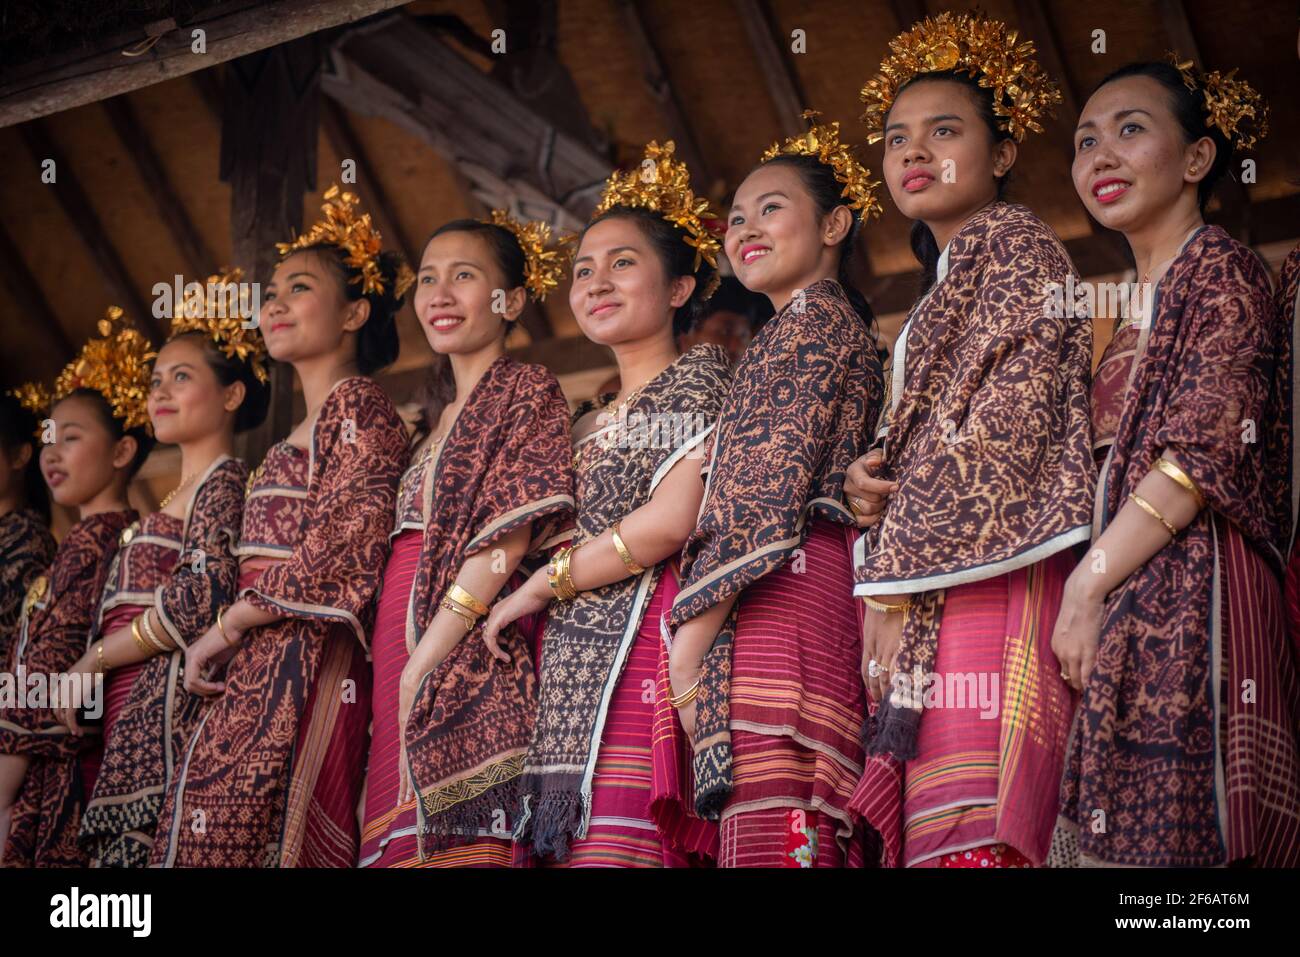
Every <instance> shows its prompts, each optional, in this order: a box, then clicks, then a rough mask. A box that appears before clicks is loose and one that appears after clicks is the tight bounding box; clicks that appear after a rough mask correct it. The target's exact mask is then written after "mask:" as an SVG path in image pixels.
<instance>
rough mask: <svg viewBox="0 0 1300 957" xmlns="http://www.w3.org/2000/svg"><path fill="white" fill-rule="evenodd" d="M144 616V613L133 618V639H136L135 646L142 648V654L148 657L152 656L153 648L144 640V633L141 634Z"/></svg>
mask: <svg viewBox="0 0 1300 957" xmlns="http://www.w3.org/2000/svg"><path fill="white" fill-rule="evenodd" d="M143 617H144V615H136V616H135V617H134V618H132V619H131V640H132V641H134V642H135V646H136V647H137V648H139V649H140V654H142V655H144V656H145V657H146V658H152V657H153V649H152V648H150V647H149V644H148V642H146V641H145V640H144V635H142V634H140V619H141V618H143Z"/></svg>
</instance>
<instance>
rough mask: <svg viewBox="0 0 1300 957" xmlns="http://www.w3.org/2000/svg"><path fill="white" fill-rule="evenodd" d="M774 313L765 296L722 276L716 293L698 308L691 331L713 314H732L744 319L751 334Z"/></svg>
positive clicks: (770, 302) (770, 301) (737, 281)
mask: <svg viewBox="0 0 1300 957" xmlns="http://www.w3.org/2000/svg"><path fill="white" fill-rule="evenodd" d="M774 311H775V310H773V308H772V300H771V299H768V298H767V296H763V295H760V294H759V293H756V292H750V291H749V290H748V289H746V288H745V285H744V283H742V282H741V281H740V280H739V279H737V278H735V277H734V276H723V277H722V281H721V282H719V283H718V290H717V292H715V293H714V294H713V295H712V296H710V297H709V298H708V300H707V301H706V302H705V303H704V304H703V305H702V306H701V307H700V310H699V312H698V314H697V315H696V316H695V322H694V324H693V325H692V326H691V329H697V328H699V325H700V323H702V322H704V320H705V319H708V318H709V316H711V315H713V314H714V313H715V312H734V313H735V314H736V315H738V316H744V317H745V321H746V322H748V323H749V331H750V333H751V334H752V333H755V332H757V331H758V330H759V329H760V328H762V326H763V323H765V322H767V320H769V319H771V318H772V314H773V312H774ZM688 331H689V330H688Z"/></svg>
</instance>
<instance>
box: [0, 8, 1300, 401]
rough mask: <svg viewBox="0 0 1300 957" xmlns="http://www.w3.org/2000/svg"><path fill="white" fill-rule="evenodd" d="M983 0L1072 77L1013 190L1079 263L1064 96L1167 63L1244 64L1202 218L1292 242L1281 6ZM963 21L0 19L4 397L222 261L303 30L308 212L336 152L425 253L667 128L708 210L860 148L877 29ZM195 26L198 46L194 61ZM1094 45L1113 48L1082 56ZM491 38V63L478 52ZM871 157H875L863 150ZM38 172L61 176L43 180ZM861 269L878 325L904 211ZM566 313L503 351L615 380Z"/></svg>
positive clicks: (530, 16) (891, 300) (1296, 169)
mask: <svg viewBox="0 0 1300 957" xmlns="http://www.w3.org/2000/svg"><path fill="white" fill-rule="evenodd" d="M87 7H91V8H93V9H94V11H95V12H94V13H93V14H87V13H86V8H87ZM980 7H981V9H983V10H984V11H985V12H986V13H988V14H990V15H993V16H996V17H1000V18H1003V19H1005V20H1007V21H1009V22H1011V23H1012V24H1014V25H1016V26H1018V27H1019V28H1020V30H1021V32H1022V33H1023V35H1024V36H1026V37H1027V38H1029V39H1032V40H1033V41H1035V43H1037V45H1038V48H1039V51H1040V56H1041V59H1042V62H1043V63H1044V65H1045V67H1046V68H1047V69H1048V71H1049V72H1050V73H1052V74H1053V75H1054V76H1055V77H1056V78H1058V80H1060V81H1061V83H1062V85H1063V87H1064V89H1065V107H1064V109H1063V110H1062V111H1061V115H1060V116H1059V117H1058V119H1057V120H1056V121H1054V122H1052V123H1051V124H1050V125H1049V127H1048V131H1047V135H1045V136H1041V137H1031V138H1030V140H1029V142H1027V143H1026V144H1025V145H1024V147H1023V149H1022V151H1021V156H1020V160H1019V162H1018V164H1017V166H1016V169H1015V174H1014V177H1015V180H1014V185H1013V189H1012V198H1014V199H1016V200H1018V201H1020V202H1024V203H1026V204H1027V205H1029V206H1030V207H1031V208H1033V209H1034V210H1035V211H1036V212H1038V213H1039V214H1040V215H1042V216H1043V217H1044V218H1045V219H1046V220H1047V221H1048V222H1049V223H1050V224H1051V225H1052V226H1053V228H1054V229H1055V230H1056V231H1057V233H1058V234H1059V235H1060V236H1061V237H1062V239H1064V240H1066V241H1067V243H1068V244H1069V247H1070V250H1071V253H1072V254H1073V255H1074V257H1075V260H1076V263H1077V264H1078V265H1079V267H1080V270H1081V271H1082V272H1084V273H1085V274H1087V275H1099V274H1103V273H1108V272H1114V271H1117V270H1120V269H1123V268H1125V266H1126V262H1125V259H1124V253H1123V246H1122V244H1121V243H1119V242H1117V241H1116V237H1114V236H1113V235H1108V234H1105V233H1104V232H1103V231H1101V230H1100V229H1097V228H1095V227H1094V226H1093V225H1092V224H1091V223H1090V221H1089V219H1088V217H1087V216H1086V214H1085V213H1084V211H1083V208H1082V206H1081V205H1080V203H1079V202H1078V200H1077V198H1076V197H1075V195H1074V191H1073V189H1072V187H1071V184H1070V180H1069V176H1068V157H1069V153H1070V148H1071V147H1070V130H1071V128H1072V126H1073V121H1074V118H1075V116H1076V115H1077V110H1078V107H1079V106H1080V105H1081V104H1082V102H1083V101H1084V100H1085V99H1086V97H1087V95H1088V93H1089V91H1090V90H1091V89H1092V87H1093V85H1094V84H1095V83H1096V82H1097V81H1098V80H1099V79H1100V78H1101V77H1102V76H1103V75H1104V74H1106V73H1107V72H1108V71H1110V70H1112V69H1114V68H1115V67H1117V66H1119V65H1120V64H1122V63H1124V62H1126V61H1129V60H1134V59H1142V58H1149V59H1159V58H1161V57H1163V55H1164V54H1165V52H1166V51H1167V50H1170V49H1177V50H1178V51H1179V52H1180V53H1182V54H1183V55H1184V56H1191V57H1194V58H1195V59H1196V60H1197V61H1198V64H1199V65H1202V66H1203V67H1205V68H1207V69H1232V68H1234V67H1239V68H1240V70H1241V75H1242V76H1244V77H1245V78H1247V79H1249V80H1250V82H1251V83H1253V84H1255V85H1256V86H1257V88H1259V89H1260V90H1261V92H1262V93H1263V94H1264V96H1265V98H1266V99H1267V100H1268V101H1269V103H1270V104H1271V105H1272V109H1273V117H1272V123H1271V126H1272V132H1271V135H1270V136H1269V137H1268V138H1267V139H1266V140H1265V141H1264V142H1263V143H1262V145H1261V146H1260V148H1259V150H1258V152H1257V153H1256V156H1257V159H1258V182H1256V183H1255V184H1253V185H1248V186H1244V187H1242V186H1236V185H1235V184H1229V185H1230V186H1232V187H1233V188H1231V189H1228V190H1226V191H1225V192H1224V201H1223V203H1222V204H1221V206H1218V207H1216V209H1215V210H1214V215H1215V216H1216V217H1217V218H1218V220H1219V221H1222V222H1224V224H1225V225H1227V226H1228V227H1229V228H1230V229H1232V231H1233V232H1234V234H1235V235H1237V236H1238V237H1239V238H1242V239H1243V240H1245V241H1248V242H1250V243H1251V244H1253V245H1255V246H1256V248H1258V249H1260V250H1261V252H1263V253H1264V254H1265V256H1266V258H1270V259H1272V260H1274V261H1276V259H1277V258H1279V255H1280V254H1279V250H1285V248H1287V247H1288V246H1289V245H1294V244H1295V242H1296V241H1297V239H1300V110H1297V108H1296V107H1295V104H1294V99H1293V98H1294V95H1295V91H1296V89H1297V88H1300V87H1298V84H1297V79H1298V78H1300V69H1298V66H1300V61H1298V60H1297V49H1296V28H1297V22H1296V9H1295V5H1294V2H1293V0H1258V2H1248V3H1242V2H1235V0H1162V2H1156V0H1150V2H1145V0H1097V2H1092V3H1086V4H1084V3H1076V2H1066V0H1051V2H1046V3H1038V2H1029V0H984V2H982V3H981V4H980ZM969 8H970V5H968V4H965V3H940V2H932V0H931V2H927V0H892V2H890V0H834V2H832V0H820V2H815V3H809V2H806V0H715V2H704V3H701V2H699V0H549V2H537V3H526V2H493V0H420V2H413V3H407V4H394V3H393V2H391V0H388V2H385V0H336V2H330V0H278V2H270V3H250V2H242V3H239V2H237V3H231V2H226V3H210V2H208V3H205V2H199V0H191V2H178V0H172V2H149V0H134V2H130V3H126V2H113V0H103V2H102V3H97V4H86V3H84V2H78V3H74V2H70V0H47V2H41V3H11V4H9V5H7V6H6V7H5V8H4V12H3V14H0V16H2V17H3V23H0V36H2V39H0V57H2V59H0V125H3V127H4V128H2V129H0V156H2V157H3V160H4V166H3V168H4V170H5V173H6V175H5V176H3V177H0V328H2V329H3V333H4V349H3V350H2V351H0V378H2V380H3V382H2V383H0V384H2V385H3V386H5V387H8V386H11V385H14V384H16V383H17V382H19V381H21V380H23V379H27V378H32V377H44V378H47V379H48V378H50V377H52V376H53V375H54V374H55V373H56V372H57V371H58V369H59V368H60V367H61V366H62V364H63V363H64V362H66V361H67V359H68V358H69V357H70V355H71V353H72V351H73V348H74V346H75V345H77V344H79V343H81V342H82V341H83V340H84V338H85V337H86V336H88V335H90V334H91V332H92V330H93V327H94V323H95V320H96V319H97V318H98V317H99V316H100V315H101V314H102V312H103V309H104V307H105V306H107V305H108V304H109V303H117V304H121V305H123V306H125V307H127V309H128V312H131V313H134V314H136V315H137V317H138V318H139V317H140V314H141V313H142V312H143V313H144V318H145V320H146V323H148V322H156V320H152V319H151V318H149V317H148V312H149V305H150V303H151V302H152V299H153V295H152V292H151V290H152V288H153V286H154V284H155V283H157V282H160V281H164V282H170V281H171V280H172V277H174V276H175V275H178V274H179V275H181V276H183V277H184V278H185V279H186V280H187V281H188V280H191V279H196V278H199V279H201V278H202V277H203V276H205V275H207V274H208V273H209V272H211V271H213V270H214V269H215V268H216V267H217V266H218V265H222V264H225V263H230V262H231V261H232V258H233V257H234V253H235V244H234V240H232V209H233V208H235V207H236V206H237V205H238V197H235V196H232V187H231V185H230V184H229V183H228V182H224V181H223V179H222V173H223V167H225V166H228V165H229V164H230V163H231V162H237V157H236V158H234V159H232V158H231V157H226V158H225V159H224V161H223V156H222V152H223V111H225V110H227V109H228V108H229V104H230V103H231V102H233V101H232V99H231V97H230V95H229V90H228V89H227V85H228V84H229V83H230V82H231V81H232V77H233V76H234V74H232V73H231V71H232V69H235V68H236V64H238V63H239V62H240V61H239V60H238V59H236V57H239V56H246V55H250V54H254V53H256V52H257V51H261V50H265V49H268V48H271V47H273V46H274V45H278V44H286V43H290V42H292V41H294V40H296V38H298V37H302V36H312V37H315V41H314V42H315V43H316V44H317V46H316V47H314V49H316V50H318V51H319V56H320V58H321V60H322V62H324V67H323V69H322V70H321V73H320V77H319V86H320V90H321V93H320V96H319V109H318V113H317V118H318V122H316V123H315V124H314V125H313V126H311V127H310V128H313V129H314V130H315V131H316V132H315V139H316V142H315V143H314V144H311V145H314V153H315V155H314V163H315V168H314V182H313V181H311V179H310V171H309V178H308V181H307V182H306V193H307V195H306V196H305V198H304V206H303V214H304V215H305V216H306V217H307V220H308V221H310V218H311V217H312V215H313V214H314V212H315V210H316V209H317V208H318V204H319V200H320V194H321V192H323V191H324V189H325V188H326V187H328V186H329V185H330V184H331V183H333V182H336V181H338V180H339V178H340V173H341V170H342V164H343V163H344V161H345V160H353V161H354V162H355V168H356V185H355V187H352V188H355V189H356V190H357V192H359V193H360V194H361V196H362V198H363V200H364V201H365V202H366V203H367V204H368V205H369V206H370V208H372V209H373V210H374V211H375V213H376V217H377V220H378V222H379V224H380V226H381V227H382V228H384V229H385V230H386V231H388V232H389V233H390V235H391V238H392V240H393V241H394V242H395V243H396V244H397V245H398V246H400V247H402V248H404V249H405V250H406V251H407V252H408V253H409V254H412V255H416V254H418V251H419V248H420V245H421V244H422V242H423V240H424V238H425V237H426V236H427V235H428V233H429V232H430V231H431V230H432V229H433V228H434V227H436V226H437V225H438V224H439V223H441V222H443V221H445V220H447V219H450V218H453V217H458V216H465V215H481V214H482V213H483V212H484V211H485V210H486V209H487V208H488V206H489V205H490V204H500V203H503V202H505V203H511V204H513V205H515V207H516V208H517V209H521V210H523V211H525V212H531V213H534V214H536V215H546V216H550V217H551V218H552V219H554V220H556V221H557V222H560V223H573V222H578V221H579V220H580V219H581V217H582V216H583V215H585V212H586V210H587V209H589V208H590V204H591V202H592V199H593V198H594V191H593V188H595V187H598V185H599V182H600V181H601V179H603V176H604V175H605V173H606V172H607V171H608V169H609V168H610V167H611V166H612V165H613V164H618V163H628V162H631V161H634V160H635V159H636V158H637V157H638V156H639V151H640V148H641V146H642V144H643V143H644V142H645V141H647V140H649V139H653V138H659V139H663V138H667V137H672V138H675V139H676V140H677V143H678V149H679V154H681V155H684V156H685V157H686V158H687V159H688V160H690V161H691V162H692V165H693V166H694V168H695V172H696V174H697V176H698V180H699V186H700V187H701V188H702V189H703V190H704V191H706V192H707V193H708V194H709V195H710V196H711V197H712V198H713V199H714V200H715V202H719V203H720V202H722V201H724V200H725V199H726V198H727V196H728V195H729V192H730V191H731V190H732V189H734V187H735V186H736V185H737V183H738V181H739V180H740V179H741V178H742V177H743V176H744V174H745V173H746V172H747V171H748V170H749V169H750V168H751V166H752V164H753V163H754V161H755V159H756V158H757V157H758V155H759V154H760V152H761V151H762V150H763V149H764V148H765V147H766V146H768V145H769V144H770V143H771V142H772V141H773V140H775V139H777V138H778V137H780V136H782V135H785V134H787V133H789V132H792V131H794V130H796V129H800V128H802V127H801V125H800V122H799V119H798V116H799V112H800V110H801V109H803V108H804V107H805V106H807V107H816V108H817V109H820V110H821V111H822V112H823V113H824V114H825V115H826V116H827V117H829V118H835V119H840V120H842V121H843V124H844V127H845V129H846V132H847V133H848V134H849V135H850V136H854V137H857V138H860V137H861V132H860V130H861V127H860V126H859V125H858V124H857V121H856V117H857V115H858V113H859V112H860V107H859V104H858V101H857V91H858V89H859V87H860V86H861V84H862V82H863V80H864V79H866V78H867V76H868V75H869V74H870V73H871V72H873V69H874V66H875V65H876V64H877V63H878V62H879V60H880V58H881V56H882V55H883V53H884V52H885V49H886V43H887V41H888V39H889V38H890V37H891V36H892V35H893V34H895V33H896V32H897V31H899V30H900V29H901V28H903V27H906V26H907V25H909V24H910V23H912V22H913V21H914V20H916V19H918V18H920V17H922V16H924V15H926V14H934V13H938V12H940V11H942V10H945V9H957V10H962V9H969ZM196 27H197V28H202V29H203V30H204V31H205V38H206V45H207V46H206V52H203V53H195V52H193V50H192V42H193V41H192V37H193V33H192V30H193V29H194V28H196ZM1098 30H1103V31H1105V38H1104V39H1105V52H1104V53H1101V52H1095V47H1096V44H1097V34H1096V33H1095V31H1098ZM495 31H504V33H503V34H502V33H497V32H495ZM502 40H503V41H504V43H505V48H506V50H505V52H504V53H500V52H494V51H493V44H494V42H496V43H497V44H498V46H499V45H500V41H502ZM792 45H793V46H796V47H798V49H792ZM262 135H263V136H265V137H267V138H272V139H273V138H276V137H280V136H284V135H286V131H285V129H283V128H268V129H265V130H264V131H262ZM229 148H230V146H229V145H227V149H229ZM310 152H311V151H310V150H309V149H308V150H305V153H306V154H307V155H306V156H305V158H304V162H310V160H311V156H310ZM862 155H863V157H864V160H865V161H866V162H867V164H868V165H869V166H871V167H873V168H878V165H879V147H878V146H877V147H869V148H866V149H864V151H863V154H862ZM48 160H53V161H54V163H55V169H56V170H57V175H56V177H55V182H53V183H46V182H43V181H42V169H43V166H42V164H43V163H44V162H45V161H48ZM860 259H861V261H860V262H859V264H858V265H859V271H860V275H861V277H862V285H863V287H864V289H865V290H866V291H867V292H868V294H869V295H870V296H871V297H872V299H873V301H874V302H875V305H876V309H877V311H878V312H879V313H882V314H885V315H886V316H889V317H891V320H890V322H886V326H887V331H888V329H889V328H892V326H891V322H892V317H895V316H896V315H897V314H898V313H899V312H900V311H901V310H903V309H905V308H906V306H907V304H908V302H909V297H910V295H911V293H912V290H913V289H914V284H915V276H914V273H913V269H914V266H915V263H914V261H913V259H912V257H911V254H910V252H909V249H908V244H907V223H906V221H905V220H904V219H903V217H901V216H900V215H899V214H898V213H897V212H896V211H895V210H894V209H893V208H892V206H891V205H890V203H889V202H888V200H886V215H885V216H884V217H883V218H882V219H880V220H879V221H877V222H876V223H875V224H873V225H872V226H871V227H870V228H869V229H868V230H867V231H866V235H865V249H864V251H863V255H862V256H861V257H860ZM566 303H567V300H566V297H565V296H564V295H563V294H560V295H557V296H555V297H553V298H552V300H551V304H550V306H549V308H548V309H547V310H546V311H545V312H544V313H542V312H538V313H537V314H534V315H532V316H530V317H529V320H528V322H527V324H526V329H520V330H518V331H517V332H516V333H515V336H516V338H515V339H513V340H512V345H513V346H516V347H518V348H520V349H521V350H522V351H526V352H527V353H528V354H530V355H531V356H533V357H535V358H537V359H540V360H542V361H546V362H548V363H549V364H552V365H553V366H554V367H556V368H557V371H561V372H564V373H567V374H574V373H577V372H581V371H582V370H583V369H584V368H590V367H592V366H599V365H601V364H607V360H606V358H602V356H601V354H600V353H598V352H593V351H591V350H590V349H584V348H582V347H581V343H579V342H578V340H577V339H575V338H574V337H576V336H577V327H576V324H575V323H574V321H573V319H572V317H571V316H570V315H569V314H568V310H567V305H566ZM406 313H407V314H406V315H405V316H404V317H403V321H404V325H403V351H402V357H401V359H400V361H399V363H398V365H397V367H396V371H397V373H398V374H397V376H396V377H390V379H389V381H390V382H394V383H399V384H401V383H403V382H409V380H410V379H411V377H412V376H413V373H408V375H407V377H406V379H403V377H402V375H401V373H402V371H403V370H413V369H416V368H418V367H420V366H422V365H423V364H424V363H426V362H427V359H428V352H427V348H426V347H425V346H424V344H423V338H422V336H421V335H420V332H419V329H418V327H417V326H416V324H415V322H414V319H413V317H412V316H411V315H410V309H409V307H408V309H407V310H406Z"/></svg>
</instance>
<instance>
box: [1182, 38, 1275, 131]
mask: <svg viewBox="0 0 1300 957" xmlns="http://www.w3.org/2000/svg"><path fill="white" fill-rule="evenodd" d="M1169 62H1170V63H1172V64H1173V65H1174V66H1175V67H1177V68H1178V72H1179V73H1181V74H1182V75H1183V84H1184V85H1185V86H1186V87H1187V89H1189V90H1191V91H1192V92H1193V93H1197V92H1199V93H1201V94H1202V95H1203V96H1204V97H1205V122H1206V123H1207V124H1209V125H1210V126H1213V127H1215V128H1216V129H1218V130H1219V132H1221V133H1222V134H1223V135H1224V136H1226V137H1227V138H1228V142H1229V143H1231V144H1232V147H1233V149H1240V150H1248V149H1250V148H1251V147H1252V146H1254V145H1255V144H1256V143H1258V142H1259V141H1260V140H1262V139H1263V138H1264V137H1266V136H1268V104H1267V103H1265V102H1264V98H1263V97H1262V96H1260V95H1259V93H1258V92H1256V90H1255V88H1254V87H1252V86H1251V85H1250V84H1249V83H1247V82H1246V81H1245V80H1238V79H1235V77H1236V75H1237V71H1236V70H1232V71H1230V72H1229V73H1227V74H1223V73H1220V72H1219V71H1218V70H1213V71H1211V72H1209V73H1201V72H1199V71H1198V70H1197V69H1196V67H1195V66H1194V65H1193V64H1192V61H1191V60H1181V59H1179V57H1178V54H1177V53H1170V54H1169ZM1248 125H1249V126H1250V127H1252V129H1250V130H1246V129H1245V128H1244V127H1246V126H1248Z"/></svg>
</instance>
